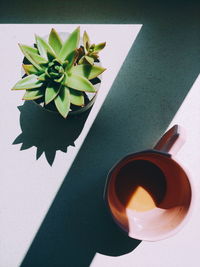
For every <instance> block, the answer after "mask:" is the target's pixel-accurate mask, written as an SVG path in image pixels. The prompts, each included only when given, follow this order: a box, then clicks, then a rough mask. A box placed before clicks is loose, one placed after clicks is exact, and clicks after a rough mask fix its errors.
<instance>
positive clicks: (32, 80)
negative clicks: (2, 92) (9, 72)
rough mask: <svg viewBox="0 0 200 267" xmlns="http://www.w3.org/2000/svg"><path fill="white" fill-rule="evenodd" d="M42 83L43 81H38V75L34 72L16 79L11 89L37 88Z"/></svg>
mask: <svg viewBox="0 0 200 267" xmlns="http://www.w3.org/2000/svg"><path fill="white" fill-rule="evenodd" d="M42 85H43V83H42V82H40V81H38V77H37V76H36V75H34V74H31V75H29V76H26V77H25V78H23V79H21V80H20V81H18V82H17V83H16V84H15V85H14V87H13V88H12V90H29V89H34V88H39V87H41V86H42Z"/></svg>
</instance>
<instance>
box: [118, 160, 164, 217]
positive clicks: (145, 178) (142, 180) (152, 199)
mask: <svg viewBox="0 0 200 267" xmlns="http://www.w3.org/2000/svg"><path fill="white" fill-rule="evenodd" d="M165 193H166V180H165V176H164V174H163V172H162V171H161V169H160V168H159V167H157V166H156V165H155V164H153V163H152V162H150V161H148V160H135V161H132V162H130V163H128V164H127V165H126V166H124V167H123V168H122V169H121V170H120V172H119V174H118V175H117V177H116V194H117V196H118V198H119V200H120V202H121V203H122V205H123V206H124V208H128V209H132V210H135V211H138V212H142V211H147V210H151V209H153V208H155V207H158V206H159V204H160V203H161V202H162V200H163V198H164V196H165Z"/></svg>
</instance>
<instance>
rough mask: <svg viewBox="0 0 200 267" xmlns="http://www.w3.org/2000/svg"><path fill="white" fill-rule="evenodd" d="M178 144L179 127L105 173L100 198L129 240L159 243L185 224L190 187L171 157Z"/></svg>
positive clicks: (182, 170) (191, 203)
mask: <svg viewBox="0 0 200 267" xmlns="http://www.w3.org/2000/svg"><path fill="white" fill-rule="evenodd" d="M182 141H183V140H182V137H181V135H180V126H178V125H175V126H173V127H172V128H171V129H170V130H169V131H167V132H166V133H165V134H164V135H163V137H162V138H161V139H160V141H159V142H158V143H157V144H156V146H155V147H154V149H151V150H146V151H141V152H138V153H134V154H130V155H128V156H126V157H124V158H123V159H122V160H120V161H119V162H118V163H117V164H116V165H115V166H114V167H113V168H112V169H111V171H110V172H109V175H108V179H107V182H106V186H105V192H104V197H105V200H106V202H107V206H108V208H109V210H110V212H111V214H112V217H113V219H114V221H115V222H116V223H117V224H118V225H119V226H120V227H121V228H122V229H123V230H124V231H125V232H126V233H127V234H128V235H129V236H130V237H132V238H135V239H139V240H146V241H157V240H161V239H164V238H168V237H169V236H171V235H173V234H175V233H176V232H177V231H178V230H179V229H180V228H181V227H182V226H183V225H184V223H185V222H186V221H187V219H188V217H189V215H190V213H191V207H192V205H193V189H192V184H191V180H190V178H189V176H188V174H187V173H186V171H185V170H184V169H183V167H181V165H180V164H179V163H178V162H177V161H176V160H175V159H174V156H172V154H171V153H173V152H175V151H177V149H178V148H179V147H180V145H181V143H182Z"/></svg>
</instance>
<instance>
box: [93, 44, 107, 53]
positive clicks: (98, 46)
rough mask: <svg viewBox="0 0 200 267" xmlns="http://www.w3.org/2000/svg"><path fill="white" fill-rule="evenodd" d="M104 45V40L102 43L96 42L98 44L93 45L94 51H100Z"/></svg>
mask: <svg viewBox="0 0 200 267" xmlns="http://www.w3.org/2000/svg"><path fill="white" fill-rule="evenodd" d="M105 46H106V42H104V43H100V44H98V45H95V47H94V51H95V52H99V51H101V50H102V49H104V47H105Z"/></svg>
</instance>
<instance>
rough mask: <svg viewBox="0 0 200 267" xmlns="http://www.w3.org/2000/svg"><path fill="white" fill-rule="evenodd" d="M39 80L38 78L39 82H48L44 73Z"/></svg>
mask: <svg viewBox="0 0 200 267" xmlns="http://www.w3.org/2000/svg"><path fill="white" fill-rule="evenodd" d="M37 78H38V80H39V81H42V82H45V81H46V74H45V73H42V74H41V75H39V76H38V77H37Z"/></svg>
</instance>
